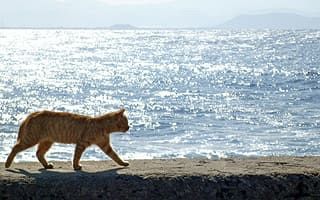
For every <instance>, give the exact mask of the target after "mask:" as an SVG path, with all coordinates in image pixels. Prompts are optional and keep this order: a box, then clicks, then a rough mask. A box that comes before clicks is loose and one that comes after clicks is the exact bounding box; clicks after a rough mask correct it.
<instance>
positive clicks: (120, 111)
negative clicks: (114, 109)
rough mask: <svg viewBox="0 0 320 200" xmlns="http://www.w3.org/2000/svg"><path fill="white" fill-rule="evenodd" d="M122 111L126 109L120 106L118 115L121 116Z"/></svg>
mask: <svg viewBox="0 0 320 200" xmlns="http://www.w3.org/2000/svg"><path fill="white" fill-rule="evenodd" d="M124 111H126V110H125V109H124V108H121V109H120V110H119V111H118V113H117V114H118V115H120V116H122V115H123V113H124Z"/></svg>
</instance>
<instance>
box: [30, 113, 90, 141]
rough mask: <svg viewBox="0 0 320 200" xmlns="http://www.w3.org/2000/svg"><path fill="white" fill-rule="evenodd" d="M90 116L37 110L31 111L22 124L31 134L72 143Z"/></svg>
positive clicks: (84, 127) (85, 126)
mask: <svg viewBox="0 0 320 200" xmlns="http://www.w3.org/2000/svg"><path fill="white" fill-rule="evenodd" d="M90 119H91V117H89V116H84V115H79V114H74V113H68V112H55V111H47V110H44V111H39V112H34V113H31V114H30V115H29V116H28V117H27V118H26V120H25V121H24V126H26V128H27V129H28V130H29V131H28V132H31V133H33V134H38V135H39V137H41V138H42V137H43V138H48V140H51V141H56V142H62V143H74V142H76V141H77V140H78V138H79V137H80V136H81V133H82V132H83V131H85V129H86V128H87V124H88V123H87V122H88V121H90Z"/></svg>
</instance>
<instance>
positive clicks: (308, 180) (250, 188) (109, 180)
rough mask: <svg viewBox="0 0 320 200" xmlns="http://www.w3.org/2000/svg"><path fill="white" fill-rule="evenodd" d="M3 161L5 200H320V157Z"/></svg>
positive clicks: (0, 179) (0, 192) (0, 175)
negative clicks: (74, 164)
mask: <svg viewBox="0 0 320 200" xmlns="http://www.w3.org/2000/svg"><path fill="white" fill-rule="evenodd" d="M54 164H55V169H51V170H45V169H42V168H41V165H40V164H39V163H30V162H29V163H14V164H13V166H12V167H11V168H10V169H4V163H0V199H299V198H302V199H320V157H260V158H241V159H222V160H188V159H172V160H132V161H131V162H130V167H127V168H121V167H118V166H117V165H116V164H114V163H113V162H112V161H98V162H89V161H88V162H82V165H83V170H82V171H73V170H72V168H71V163H70V162H54Z"/></svg>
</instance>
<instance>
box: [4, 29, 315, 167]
mask: <svg viewBox="0 0 320 200" xmlns="http://www.w3.org/2000/svg"><path fill="white" fill-rule="evenodd" d="M121 107H124V108H126V110H127V115H128V117H129V121H130V124H131V129H130V131H129V133H128V134H119V133H114V134H113V135H112V144H113V146H114V148H115V149H116V151H117V152H118V153H119V154H120V156H121V157H123V158H125V159H142V158H143V159H149V158H150V159H151V158H178V157H179V158H180V157H187V158H209V159H215V158H220V157H234V156H248V155H249V156H251V155H253V156H267V155H295V156H303V155H320V31H319V30H296V31H294V30H261V31H255V30H243V31H231V30H129V31H126V30H119V31H116V30H26V29H24V30H18V29H10V30H4V29H2V30H0V108H1V109H0V161H5V159H6V157H7V155H8V153H9V152H10V150H11V148H12V146H13V145H14V143H15V141H16V137H17V132H18V128H19V124H21V122H22V120H23V119H24V118H25V117H26V116H27V115H28V114H29V113H31V112H33V111H38V110H44V109H46V110H54V111H67V112H75V113H79V114H85V115H91V116H97V115H101V114H104V113H106V112H110V111H114V110H117V109H119V108H121ZM35 151H36V150H35V148H31V149H29V150H26V151H24V152H21V153H19V154H18V155H17V157H16V160H18V161H35V160H36V157H35ZM73 152H74V145H66V144H55V145H54V146H53V147H52V149H51V150H50V151H49V152H48V154H47V157H48V159H49V160H71V159H72V156H73ZM82 158H83V159H84V160H104V159H108V158H107V156H106V155H104V153H103V152H102V151H101V150H100V149H99V148H98V147H96V146H92V147H90V148H88V149H87V150H86V151H85V153H84V154H83V156H82Z"/></svg>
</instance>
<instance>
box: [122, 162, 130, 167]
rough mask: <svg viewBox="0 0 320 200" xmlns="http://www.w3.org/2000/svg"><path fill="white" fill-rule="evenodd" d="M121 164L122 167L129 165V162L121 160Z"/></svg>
mask: <svg viewBox="0 0 320 200" xmlns="http://www.w3.org/2000/svg"><path fill="white" fill-rule="evenodd" d="M121 165H122V166H124V167H126V166H129V162H127V161H123V162H122V163H121Z"/></svg>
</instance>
